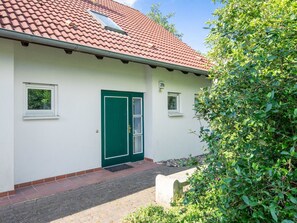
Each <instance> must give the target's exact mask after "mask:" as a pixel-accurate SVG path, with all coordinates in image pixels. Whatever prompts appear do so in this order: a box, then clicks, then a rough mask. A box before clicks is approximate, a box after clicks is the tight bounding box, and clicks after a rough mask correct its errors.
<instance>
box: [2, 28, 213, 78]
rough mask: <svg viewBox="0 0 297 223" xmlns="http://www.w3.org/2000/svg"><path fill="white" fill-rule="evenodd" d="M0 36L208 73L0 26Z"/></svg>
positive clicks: (190, 71) (151, 64)
mask: <svg viewBox="0 0 297 223" xmlns="http://www.w3.org/2000/svg"><path fill="white" fill-rule="evenodd" d="M0 37H3V38H7V39H12V40H18V41H23V42H28V43H35V44H39V45H45V46H51V47H55V48H61V49H66V50H71V51H76V52H81V53H87V54H93V55H99V56H103V57H109V58H114V59H119V60H125V61H131V62H135V63H141V64H146V65H150V66H153V67H164V68H167V69H172V70H179V71H183V72H189V73H194V74H198V75H205V76H207V74H208V72H207V71H205V70H199V69H195V68H191V67H185V66H180V65H175V64H170V63H166V62H160V61H156V60H151V59H146V58H143V57H136V56H131V55H127V54H121V53H116V52H111V51H107V50H101V49H97V48H93V47H89V46H84V45H80V44H76V43H68V42H65V41H61V40H54V39H50V38H45V37H40V36H35V35H32V34H26V33H21V32H16V31H13V30H6V29H3V28H0Z"/></svg>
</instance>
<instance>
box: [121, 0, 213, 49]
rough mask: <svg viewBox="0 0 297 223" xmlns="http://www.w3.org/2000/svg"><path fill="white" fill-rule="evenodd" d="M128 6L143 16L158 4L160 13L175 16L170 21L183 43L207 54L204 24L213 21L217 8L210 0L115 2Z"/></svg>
mask: <svg viewBox="0 0 297 223" xmlns="http://www.w3.org/2000/svg"><path fill="white" fill-rule="evenodd" d="M116 1H118V2H121V3H124V4H126V5H129V6H131V7H133V8H135V9H137V10H139V11H141V12H142V13H144V14H147V13H148V12H149V11H150V7H151V5H152V4H157V3H160V5H161V7H160V9H161V12H162V13H163V14H164V15H167V14H168V13H170V12H174V13H175V16H174V17H173V18H171V19H170V22H171V23H174V24H175V26H176V29H177V30H178V32H180V33H183V34H184V35H183V38H182V40H183V42H185V43H187V44H188V45H189V46H191V47H192V48H193V49H195V50H199V51H200V52H202V53H207V51H208V48H207V47H206V45H205V38H206V37H207V35H208V32H209V31H208V30H207V29H204V28H203V27H206V26H207V25H206V24H205V22H207V21H208V20H211V19H213V16H212V12H214V10H215V9H216V8H217V7H218V4H216V5H215V4H214V3H213V2H212V1H211V0H116Z"/></svg>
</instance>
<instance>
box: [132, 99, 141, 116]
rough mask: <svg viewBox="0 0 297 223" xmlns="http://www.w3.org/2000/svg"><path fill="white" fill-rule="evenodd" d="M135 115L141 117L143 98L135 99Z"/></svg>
mask: <svg viewBox="0 0 297 223" xmlns="http://www.w3.org/2000/svg"><path fill="white" fill-rule="evenodd" d="M133 115H141V98H133Z"/></svg>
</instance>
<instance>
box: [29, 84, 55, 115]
mask: <svg viewBox="0 0 297 223" xmlns="http://www.w3.org/2000/svg"><path fill="white" fill-rule="evenodd" d="M24 96H25V99H24V118H30V117H31V118H32V117H33V118H37V117H40V118H44V117H57V85H46V84H31V83H25V92H24Z"/></svg>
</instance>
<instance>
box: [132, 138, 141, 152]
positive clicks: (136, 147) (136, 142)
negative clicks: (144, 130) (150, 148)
mask: <svg viewBox="0 0 297 223" xmlns="http://www.w3.org/2000/svg"><path fill="white" fill-rule="evenodd" d="M133 144H134V145H133V153H134V154H135V153H142V135H139V136H134V137H133Z"/></svg>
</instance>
